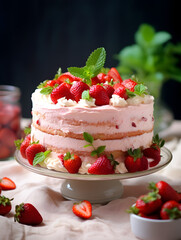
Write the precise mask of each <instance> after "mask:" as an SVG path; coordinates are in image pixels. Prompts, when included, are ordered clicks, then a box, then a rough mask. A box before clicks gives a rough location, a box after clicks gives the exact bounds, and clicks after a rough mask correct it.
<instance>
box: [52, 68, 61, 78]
mask: <svg viewBox="0 0 181 240" xmlns="http://www.w3.org/2000/svg"><path fill="white" fill-rule="evenodd" d="M61 74H62V69H61V68H59V69H58V71H57V73H56V74H55V77H54V79H55V80H56V79H58V78H59V77H60V75H61Z"/></svg>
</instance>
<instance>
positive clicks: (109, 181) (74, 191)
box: [15, 147, 172, 203]
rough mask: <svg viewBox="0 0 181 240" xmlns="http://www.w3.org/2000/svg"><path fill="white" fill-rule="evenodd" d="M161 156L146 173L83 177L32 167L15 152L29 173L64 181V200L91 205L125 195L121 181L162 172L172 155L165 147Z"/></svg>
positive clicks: (62, 188)
mask: <svg viewBox="0 0 181 240" xmlns="http://www.w3.org/2000/svg"><path fill="white" fill-rule="evenodd" d="M161 156H162V157H161V161H160V163H159V164H158V165H157V166H155V167H152V168H150V169H148V170H146V171H140V172H135V173H123V174H108V175H89V174H84V175H83V174H70V173H63V172H58V171H55V170H52V169H47V168H43V167H40V166H38V165H37V166H32V165H30V164H29V163H28V161H27V160H26V159H24V158H23V157H22V156H21V154H20V152H19V151H18V150H17V151H16V152H15V159H16V161H17V162H18V163H19V164H20V165H22V166H23V167H25V168H26V169H28V170H29V171H32V172H34V173H37V174H41V175H45V176H48V177H54V178H59V179H64V182H63V184H62V186H61V194H62V196H63V197H64V198H66V199H69V200H76V201H81V200H89V201H90V202H91V203H107V202H109V201H112V200H114V199H118V198H120V197H121V196H122V194H123V184H122V183H121V181H120V180H124V179H130V178H137V177H142V176H146V175H149V174H152V173H154V172H157V171H159V170H161V169H162V168H164V167H166V166H167V165H168V164H169V163H170V161H171V160H172V154H171V152H170V151H169V150H168V149H167V148H165V147H163V148H162V149H161Z"/></svg>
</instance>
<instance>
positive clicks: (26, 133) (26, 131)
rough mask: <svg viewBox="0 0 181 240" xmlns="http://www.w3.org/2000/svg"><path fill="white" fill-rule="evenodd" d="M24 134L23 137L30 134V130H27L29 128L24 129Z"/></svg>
mask: <svg viewBox="0 0 181 240" xmlns="http://www.w3.org/2000/svg"><path fill="white" fill-rule="evenodd" d="M24 133H25V135H28V134H30V133H31V128H29V127H25V129H24Z"/></svg>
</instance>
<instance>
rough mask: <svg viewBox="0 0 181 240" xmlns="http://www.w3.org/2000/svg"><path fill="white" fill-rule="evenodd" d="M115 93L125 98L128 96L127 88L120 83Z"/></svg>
mask: <svg viewBox="0 0 181 240" xmlns="http://www.w3.org/2000/svg"><path fill="white" fill-rule="evenodd" d="M114 94H116V95H118V96H120V97H121V98H124V99H125V100H126V99H127V98H128V95H127V93H126V88H125V87H124V86H123V85H120V86H119V87H118V88H116V90H115V91H114Z"/></svg>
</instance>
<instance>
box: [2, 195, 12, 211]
mask: <svg viewBox="0 0 181 240" xmlns="http://www.w3.org/2000/svg"><path fill="white" fill-rule="evenodd" d="M12 200H13V198H12V199H9V198H6V197H5V196H0V215H2V216H4V215H6V214H8V213H9V212H10V211H11V207H12V206H11V201H12Z"/></svg>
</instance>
